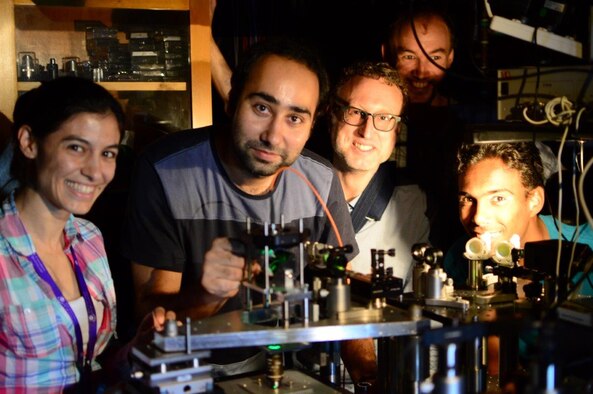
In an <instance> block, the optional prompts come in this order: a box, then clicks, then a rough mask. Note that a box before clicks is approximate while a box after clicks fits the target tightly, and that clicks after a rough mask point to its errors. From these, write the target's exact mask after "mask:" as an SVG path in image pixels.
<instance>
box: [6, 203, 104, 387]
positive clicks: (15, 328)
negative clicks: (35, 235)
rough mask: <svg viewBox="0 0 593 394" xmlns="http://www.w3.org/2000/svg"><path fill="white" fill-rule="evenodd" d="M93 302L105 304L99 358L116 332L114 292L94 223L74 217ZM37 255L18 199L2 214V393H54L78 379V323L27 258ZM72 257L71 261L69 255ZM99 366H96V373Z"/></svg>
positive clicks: (73, 237) (69, 226) (69, 239)
mask: <svg viewBox="0 0 593 394" xmlns="http://www.w3.org/2000/svg"><path fill="white" fill-rule="evenodd" d="M64 237H65V240H66V247H65V250H64V251H65V252H66V253H67V254H68V255H69V254H70V245H72V248H73V249H74V251H75V253H76V257H77V259H78V262H79V264H80V267H81V269H82V272H83V275H84V278H85V280H86V284H87V286H88V289H89V293H90V295H91V297H92V298H93V299H94V300H95V301H97V302H100V303H102V304H103V306H104V309H105V310H104V313H103V319H102V321H101V322H100V324H99V325H98V333H97V344H96V346H95V356H97V355H99V354H100V353H101V352H102V351H103V349H104V348H105V346H106V345H107V342H108V341H109V339H110V338H111V335H112V334H113V333H114V332H115V324H116V321H115V316H116V315H115V290H114V287H113V281H112V279H111V274H110V271H109V266H108V264H107V257H106V254H105V248H104V245H103V237H102V235H101V233H100V231H99V229H98V228H97V227H95V225H93V224H92V223H90V222H88V221H86V220H83V219H80V218H76V217H74V216H72V215H71V216H70V219H69V220H68V222H67V223H66V227H65V229H64ZM34 252H35V248H34V246H33V241H32V240H31V237H30V236H29V235H28V234H27V232H26V229H25V227H24V225H23V223H22V222H21V220H20V218H19V215H18V212H17V209H16V206H15V204H14V194H11V195H10V197H8V198H7V199H6V200H5V201H4V202H3V203H2V207H1V209H0V391H4V390H7V391H10V392H17V393H18V392H27V391H31V392H33V391H34V392H39V391H43V392H56V391H60V390H61V389H62V388H63V387H64V386H66V385H69V384H72V383H75V382H77V381H78V380H79V373H78V370H77V368H76V356H77V352H78V351H77V346H76V336H75V334H74V332H75V331H74V324H73V322H72V320H71V319H70V317H69V315H68V314H67V313H66V311H65V310H64V308H63V307H62V306H61V305H60V303H59V302H58V301H57V300H56V299H55V296H54V294H53V292H52V290H51V287H50V286H49V285H48V284H47V283H46V282H45V281H44V280H43V279H42V278H40V277H39V276H38V275H37V273H36V272H35V269H34V267H33V264H32V263H31V262H30V261H29V260H28V259H27V256H30V255H31V254H33V253H34ZM70 257H72V256H70ZM98 368H100V366H99V365H98V364H97V362H96V361H94V362H93V369H98Z"/></svg>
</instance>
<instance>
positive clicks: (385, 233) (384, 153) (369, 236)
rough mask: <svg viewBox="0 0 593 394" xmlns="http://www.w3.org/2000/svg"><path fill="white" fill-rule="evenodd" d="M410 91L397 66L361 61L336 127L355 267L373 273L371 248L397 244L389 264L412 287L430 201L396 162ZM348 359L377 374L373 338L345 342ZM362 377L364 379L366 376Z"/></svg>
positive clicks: (334, 118) (334, 112)
mask: <svg viewBox="0 0 593 394" xmlns="http://www.w3.org/2000/svg"><path fill="white" fill-rule="evenodd" d="M406 95H407V92H406V89H405V87H404V86H403V83H402V80H401V79H400V77H399V75H398V73H397V71H396V70H395V69H394V68H392V67H391V66H389V65H388V64H387V63H366V62H364V63H357V64H354V65H352V66H350V67H347V68H345V69H344V70H343V73H342V76H341V78H340V79H339V81H338V83H337V85H336V87H335V89H334V91H333V95H332V100H331V104H330V106H331V108H330V132H331V140H332V145H333V149H334V158H333V164H334V167H336V170H337V174H338V178H339V179H340V183H341V184H342V189H343V190H344V197H345V198H346V201H347V202H348V205H349V207H350V210H351V217H352V221H353V227H354V231H355V232H356V243H357V244H358V246H359V250H360V252H359V254H358V255H357V256H356V257H355V258H353V259H352V260H351V261H350V265H351V266H350V268H351V269H352V270H353V271H355V272H360V273H363V274H370V273H371V249H383V250H387V249H391V248H395V250H396V256H395V258H390V259H386V261H385V266H386V267H392V268H393V275H395V276H396V277H399V278H402V279H404V281H405V283H406V286H405V289H406V290H407V291H411V290H412V285H411V282H412V281H411V280H410V278H411V275H412V267H413V264H414V263H413V260H412V257H411V248H412V245H413V244H414V243H417V242H426V241H427V239H428V233H429V225H428V219H427V218H426V216H425V215H424V211H425V210H426V198H425V196H424V193H423V192H422V191H421V190H420V188H419V187H418V186H417V185H412V184H406V183H405V182H404V181H402V180H401V179H398V178H399V177H398V173H397V169H396V168H395V163H394V162H393V161H391V162H390V161H388V159H389V157H390V155H391V153H392V151H393V148H394V146H395V142H396V140H397V133H398V131H399V128H400V124H401V120H402V111H403V109H404V103H405V101H406ZM342 359H343V360H344V363H345V364H346V367H347V368H348V370H349V371H353V370H356V369H354V368H352V366H351V365H349V363H351V362H353V361H356V362H358V364H359V368H358V371H357V372H358V373H359V374H360V373H363V374H366V375H367V376H372V371H369V370H368V368H369V366H372V365H373V361H374V359H375V351H374V344H373V341H372V340H367V341H357V342H350V343H348V344H344V345H342ZM361 380H364V379H361V378H360V377H358V381H361Z"/></svg>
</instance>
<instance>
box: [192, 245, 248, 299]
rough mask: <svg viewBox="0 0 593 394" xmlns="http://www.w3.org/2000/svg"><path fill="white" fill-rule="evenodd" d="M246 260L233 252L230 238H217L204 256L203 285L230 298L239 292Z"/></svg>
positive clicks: (214, 292)
mask: <svg viewBox="0 0 593 394" xmlns="http://www.w3.org/2000/svg"><path fill="white" fill-rule="evenodd" d="M244 267H245V260H244V259H243V257H239V256H235V255H234V254H233V253H232V247H231V242H230V241H229V239H228V238H216V239H215V240H214V241H213V242H212V247H211V248H210V250H209V251H208V252H206V256H204V273H203V275H202V287H203V288H204V290H206V291H207V292H208V293H210V294H212V295H214V296H216V297H219V298H223V299H224V298H230V297H233V296H235V295H236V294H237V293H238V292H239V287H240V286H241V281H242V280H243V270H244Z"/></svg>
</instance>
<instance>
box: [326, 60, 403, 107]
mask: <svg viewBox="0 0 593 394" xmlns="http://www.w3.org/2000/svg"><path fill="white" fill-rule="evenodd" d="M356 77H365V78H371V79H377V80H378V79H381V80H383V81H384V82H385V83H386V84H387V85H389V86H396V87H398V88H399V90H401V92H402V95H403V97H404V102H403V106H402V110H401V112H402V113H403V112H404V109H405V107H406V104H407V102H408V89H407V88H406V84H405V82H404V81H403V80H402V79H401V77H400V75H399V73H398V72H397V70H396V69H395V68H393V67H392V66H390V65H389V64H388V63H385V62H379V63H373V62H367V61H362V62H357V63H354V64H352V65H350V66H348V67H346V68H344V69H343V70H342V73H341V74H340V77H339V78H338V81H337V83H336V85H335V87H334V89H333V91H332V95H331V97H332V99H335V98H336V97H337V92H338V91H339V90H340V89H341V88H342V86H344V85H345V84H347V83H348V82H350V81H351V80H352V79H354V78H356Z"/></svg>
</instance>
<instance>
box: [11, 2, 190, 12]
mask: <svg viewBox="0 0 593 394" xmlns="http://www.w3.org/2000/svg"><path fill="white" fill-rule="evenodd" d="M3 1H4V0H3ZM46 1H47V0H46ZM46 1H38V2H37V3H39V4H37V3H35V2H33V1H32V0H14V5H19V6H20V5H30V6H38V7H40V6H48V7H55V6H58V7H76V6H75V5H68V3H69V1H68V0H62V1H61V2H60V1H55V0H54V1H52V2H51V3H52V4H43V3H45V2H46ZM60 3H61V4H60ZM70 3H72V2H71V1H70ZM84 6H85V7H87V8H114V9H118V8H125V9H130V10H132V9H136V10H179V11H188V10H189V0H142V1H138V0H86V1H85V2H84Z"/></svg>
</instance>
